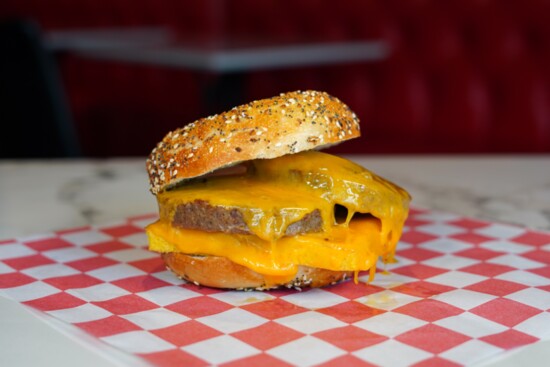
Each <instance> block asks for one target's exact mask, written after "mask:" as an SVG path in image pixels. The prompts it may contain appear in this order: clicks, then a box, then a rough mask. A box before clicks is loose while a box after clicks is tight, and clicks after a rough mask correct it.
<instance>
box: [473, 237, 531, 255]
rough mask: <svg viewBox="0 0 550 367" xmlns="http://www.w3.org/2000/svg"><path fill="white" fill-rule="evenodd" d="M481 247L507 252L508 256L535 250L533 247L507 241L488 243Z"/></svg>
mask: <svg viewBox="0 0 550 367" xmlns="http://www.w3.org/2000/svg"><path fill="white" fill-rule="evenodd" d="M480 246H481V247H483V248H484V249H487V250H492V251H496V252H505V253H507V254H523V253H524V252H527V251H531V250H533V246H529V245H522V244H519V243H514V242H510V241H506V240H496V241H486V242H483V243H482V244H480Z"/></svg>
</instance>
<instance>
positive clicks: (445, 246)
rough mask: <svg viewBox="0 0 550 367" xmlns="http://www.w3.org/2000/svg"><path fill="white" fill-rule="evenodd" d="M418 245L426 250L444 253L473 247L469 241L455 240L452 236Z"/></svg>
mask: <svg viewBox="0 0 550 367" xmlns="http://www.w3.org/2000/svg"><path fill="white" fill-rule="evenodd" d="M418 246H419V247H421V248H423V249H426V250H431V251H437V252H441V253H444V254H452V253H454V252H458V251H463V250H467V249H469V248H472V247H474V245H472V244H471V243H468V242H464V241H460V240H456V239H454V238H436V239H435V240H431V241H426V242H424V243H421V244H420V245H418Z"/></svg>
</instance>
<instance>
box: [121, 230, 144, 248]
mask: <svg viewBox="0 0 550 367" xmlns="http://www.w3.org/2000/svg"><path fill="white" fill-rule="evenodd" d="M118 240H119V242H122V243H126V244H128V245H132V246H134V247H145V246H147V245H148V244H149V241H148V240H147V235H146V234H145V232H138V233H134V234H130V235H128V236H123V237H119V238H118Z"/></svg>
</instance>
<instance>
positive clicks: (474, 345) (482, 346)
mask: <svg viewBox="0 0 550 367" xmlns="http://www.w3.org/2000/svg"><path fill="white" fill-rule="evenodd" d="M502 351H503V349H501V348H498V347H495V346H494V345H491V344H489V343H485V342H482V341H481V340H476V339H473V340H468V341H467V342H465V343H462V344H460V345H457V346H456V347H454V348H451V349H449V350H446V351H445V352H443V353H441V354H440V356H441V357H443V358H445V359H448V360H451V361H453V362H456V363H458V364H460V365H463V366H471V365H474V364H476V363H479V362H482V361H483V360H486V359H487V358H490V357H492V356H494V355H495V354H497V353H500V352H502Z"/></svg>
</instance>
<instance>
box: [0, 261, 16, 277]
mask: <svg viewBox="0 0 550 367" xmlns="http://www.w3.org/2000/svg"><path fill="white" fill-rule="evenodd" d="M14 271H15V269H12V268H11V267H10V266H7V265H6V264H4V263H2V262H0V274H7V273H13V272H14Z"/></svg>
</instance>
